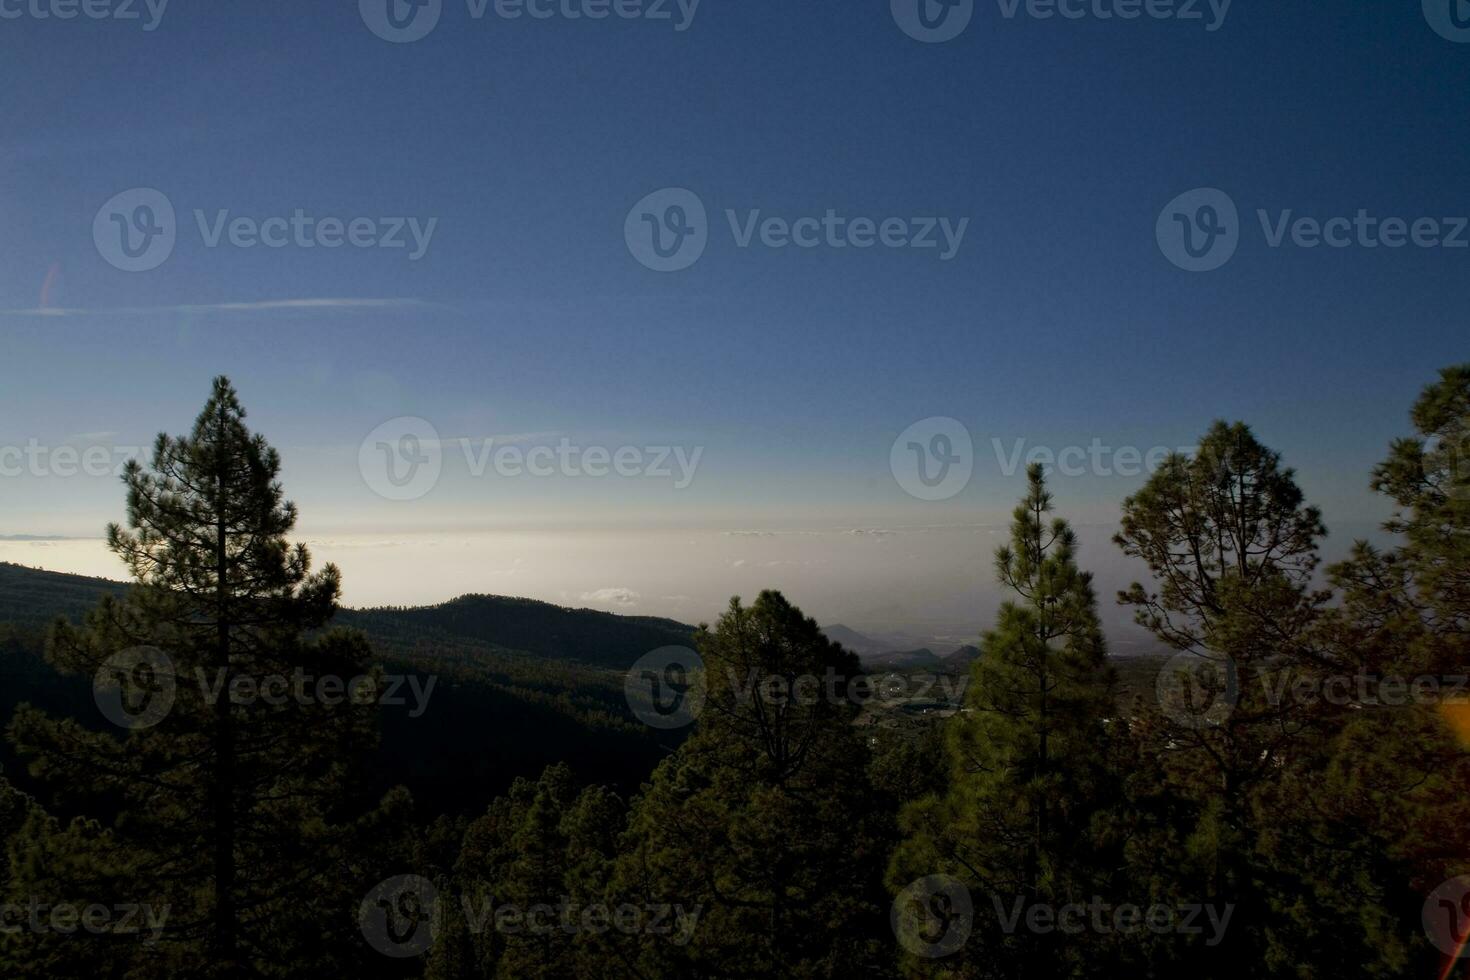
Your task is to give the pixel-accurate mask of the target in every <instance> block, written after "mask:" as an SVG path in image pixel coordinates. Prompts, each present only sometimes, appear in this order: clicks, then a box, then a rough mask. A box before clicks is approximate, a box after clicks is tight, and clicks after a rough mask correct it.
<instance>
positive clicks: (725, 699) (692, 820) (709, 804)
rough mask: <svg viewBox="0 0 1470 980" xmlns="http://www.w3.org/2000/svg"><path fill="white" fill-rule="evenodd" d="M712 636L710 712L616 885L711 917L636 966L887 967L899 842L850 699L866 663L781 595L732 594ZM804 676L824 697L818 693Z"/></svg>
mask: <svg viewBox="0 0 1470 980" xmlns="http://www.w3.org/2000/svg"><path fill="white" fill-rule="evenodd" d="M698 643H699V652H700V654H701V655H702V657H703V659H704V667H705V678H706V685H707V700H706V702H705V706H704V711H703V713H702V714H701V715H700V717H699V720H698V722H697V724H696V730H695V732H694V734H693V735H692V736H691V737H690V738H689V740H688V741H686V742H685V743H684V744H683V745H682V746H680V748H679V749H678V750H677V751H676V752H675V753H674V754H673V755H672V756H670V757H669V758H668V759H666V760H665V761H664V762H663V764H662V765H660V766H659V767H658V769H657V770H656V771H655V772H654V774H653V779H652V781H651V782H650V784H649V785H648V786H647V787H646V788H645V789H644V792H643V794H642V795H641V796H640V797H639V798H638V799H637V800H636V801H635V802H634V804H633V808H632V813H631V815H630V818H629V827H628V831H627V834H626V835H625V837H624V839H623V841H622V846H621V848H620V852H619V855H618V860H617V866H616V870H615V873H614V877H613V881H612V886H611V894H612V895H614V896H615V897H616V898H617V900H619V901H627V902H632V903H636V904H642V903H653V904H662V905H670V906H673V905H678V906H681V907H682V908H683V909H684V910H685V912H686V913H693V914H697V915H698V920H697V922H698V926H697V929H696V930H695V931H694V932H693V936H692V938H691V939H690V940H689V941H688V942H687V943H685V944H683V945H680V944H678V943H676V942H672V941H670V937H668V936H660V935H643V936H637V937H633V940H634V941H633V942H631V943H630V944H629V946H630V947H631V948H630V950H629V952H628V953H627V959H628V961H629V962H630V963H631V964H633V966H634V967H635V969H636V972H635V973H633V974H632V975H636V976H658V977H668V976H719V977H756V976H785V977H833V976H849V975H861V974H863V973H870V972H872V971H874V970H876V969H879V968H880V966H881V964H882V962H883V961H884V959H885V957H887V956H889V955H891V953H890V950H891V944H890V943H889V942H888V941H886V937H887V925H886V923H885V921H884V918H885V911H886V910H885V908H884V903H883V898H882V891H881V871H882V861H883V855H884V852H885V849H886V846H887V844H886V841H885V839H884V837H883V828H884V827H885V820H884V817H883V814H882V813H881V812H879V811H878V810H877V809H876V808H875V805H874V804H875V795H876V794H872V793H871V792H870V791H869V790H868V786H867V780H866V769H867V765H868V762H869V753H868V750H867V746H866V744H865V741H864V740H863V738H862V736H861V735H860V734H859V733H858V731H857V729H855V728H854V727H853V725H852V720H853V718H854V716H855V713H856V707H855V706H854V704H853V703H852V701H851V700H850V699H849V698H848V697H847V695H848V693H849V688H848V685H849V684H851V683H853V682H854V681H855V680H856V679H857V676H858V673H859V670H858V664H857V658H856V657H855V656H853V655H852V654H850V653H848V652H846V651H845V650H843V649H842V648H841V647H840V646H838V645H837V644H835V643H832V642H830V641H828V640H827V639H826V638H825V637H824V636H823V635H822V634H821V631H820V630H819V629H818V628H817V625H816V623H815V622H814V621H812V620H811V619H809V618H807V617H806V616H804V615H802V613H801V611H800V610H798V609H797V608H796V607H794V606H792V605H791V604H790V603H789V602H787V600H786V599H785V598H784V597H783V596H782V595H781V594H780V593H777V592H762V593H761V594H760V596H759V597H758V598H757V599H756V601H755V603H754V604H752V605H751V606H749V607H746V606H743V605H742V604H741V603H740V601H739V599H732V600H731V602H730V607H729V609H728V610H727V611H726V612H725V614H724V615H723V616H721V617H720V620H719V622H718V623H717V624H716V626H715V628H714V629H713V630H709V629H702V630H701V632H700V634H699V637H698ZM803 678H809V679H811V678H814V679H821V680H822V681H823V683H824V690H823V692H822V693H821V694H820V695H817V696H805V695H803V694H802V693H801V692H802V690H803V689H805V688H806V687H807V685H806V684H805V683H804V682H803V681H802V679H803ZM829 678H830V679H831V684H830V686H829V685H827V684H826V682H827V680H828V679H829ZM829 692H832V693H829Z"/></svg>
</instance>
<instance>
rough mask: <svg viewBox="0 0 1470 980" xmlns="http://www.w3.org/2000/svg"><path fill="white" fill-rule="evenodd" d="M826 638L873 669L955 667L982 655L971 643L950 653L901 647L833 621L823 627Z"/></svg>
mask: <svg viewBox="0 0 1470 980" xmlns="http://www.w3.org/2000/svg"><path fill="white" fill-rule="evenodd" d="M822 632H823V633H824V634H825V635H826V637H827V639H829V640H831V641H833V642H834V643H841V644H842V645H843V646H844V647H846V648H847V649H849V650H851V651H852V652H853V653H856V654H857V655H858V658H859V659H860V660H862V662H863V666H865V667H868V668H870V669H879V668H892V667H923V666H941V665H943V666H955V665H961V666H962V665H964V664H967V663H969V662H970V661H972V660H974V659H975V658H976V657H978V656H980V649H979V648H978V647H975V646H972V645H970V644H965V645H963V646H959V647H956V648H955V649H953V650H950V651H948V652H947V653H942V654H939V653H935V652H934V651H933V650H932V649H931V648H929V647H915V648H913V649H902V648H900V647H899V646H896V645H895V644H892V643H889V642H887V641H885V640H879V639H875V638H873V637H871V636H868V635H867V634H866V633H860V632H858V631H857V630H855V629H853V628H852V627H850V626H844V625H842V624H841V623H834V624H832V625H831V626H823V627H822Z"/></svg>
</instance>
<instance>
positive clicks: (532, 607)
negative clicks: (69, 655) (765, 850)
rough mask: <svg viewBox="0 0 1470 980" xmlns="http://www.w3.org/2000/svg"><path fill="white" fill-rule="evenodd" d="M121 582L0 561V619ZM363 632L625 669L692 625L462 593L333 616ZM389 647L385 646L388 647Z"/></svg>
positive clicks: (67, 608)
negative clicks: (444, 639) (419, 603)
mask: <svg viewBox="0 0 1470 980" xmlns="http://www.w3.org/2000/svg"><path fill="white" fill-rule="evenodd" d="M128 588H129V585H128V584H127V583H126V582H116V581H113V580H111V579H104V578H91V577H88V576H85V575H71V574H68V573H65V572H50V571H45V570H44V569H39V568H30V567H28V566H25V565H16V564H12V563H9V562H0V622H9V623H14V624H16V625H19V626H25V627H30V628H42V627H45V626H48V625H49V624H50V623H51V622H52V620H54V619H55V618H56V617H57V616H61V617H64V618H66V619H69V620H72V621H76V620H79V619H81V617H82V616H83V615H84V614H86V613H87V612H88V611H89V610H91V609H92V608H93V607H94V606H96V605H97V601H98V600H99V599H100V598H102V596H104V595H112V596H120V595H123V594H124V593H125V592H126V591H127V590H128ZM333 623H334V624H335V625H338V626H351V627H355V628H357V629H361V630H362V631H363V632H365V633H367V634H368V635H369V636H373V637H376V636H379V635H382V636H383V637H384V638H388V637H393V638H397V637H400V636H403V635H428V634H433V635H438V636H443V637H454V638H456V639H461V640H469V641H473V642H478V643H484V644H489V645H491V646H492V647H495V648H499V649H500V650H501V651H503V652H511V653H519V654H529V655H532V656H537V657H544V658H547V659H552V660H570V661H577V662H580V663H583V664H588V665H591V666H597V667H615V668H618V669H626V668H627V667H629V666H631V665H632V664H633V663H634V662H635V661H636V660H637V659H638V658H639V657H641V656H643V655H644V654H645V653H648V652H649V651H650V650H655V649H657V648H659V647H662V646H689V645H690V644H692V643H693V637H694V631H695V629H694V627H693V626H689V625H687V624H685V623H679V622H676V621H674V620H672V619H661V618H659V617H655V616H619V615H617V614H615V613H610V612H602V611H600V610H596V609H572V608H567V607H563V606H557V605H554V604H552V603H549V602H542V601H540V600H537V599H523V598H513V597H508V596H493V595H480V594H468V595H462V596H460V597H458V598H456V599H451V600H449V601H448V602H442V603H439V604H438V605H433V606H380V607H372V608H367V609H352V608H348V607H343V608H342V609H340V610H338V613H337V615H336V617H335V619H334V620H333ZM390 645H391V644H390Z"/></svg>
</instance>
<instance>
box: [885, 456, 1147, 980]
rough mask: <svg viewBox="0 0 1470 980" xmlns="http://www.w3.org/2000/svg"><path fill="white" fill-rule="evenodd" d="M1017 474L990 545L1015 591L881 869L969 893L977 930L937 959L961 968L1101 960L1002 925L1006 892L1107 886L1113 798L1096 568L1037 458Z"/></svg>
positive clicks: (1080, 894)
mask: <svg viewBox="0 0 1470 980" xmlns="http://www.w3.org/2000/svg"><path fill="white" fill-rule="evenodd" d="M1027 480H1028V490H1027V494H1026V496H1025V498H1023V500H1022V501H1021V503H1020V505H1019V506H1018V507H1017V508H1016V510H1015V513H1014V515H1013V518H1012V523H1011V541H1010V544H1009V545H1006V546H1002V547H1001V548H1000V549H998V551H997V552H996V556H995V567H996V573H997V577H998V578H999V580H1000V582H1001V583H1002V584H1003V585H1005V586H1006V587H1007V588H1008V589H1010V590H1011V591H1012V592H1013V593H1014V594H1015V596H1016V598H1015V599H1012V600H1008V601H1006V602H1005V603H1004V604H1002V606H1001V609H1000V612H999V615H998V617H997V620H996V625H995V628H994V629H992V630H990V631H988V632H987V633H986V634H985V635H984V637H983V639H982V642H981V654H980V657H979V659H978V660H977V661H976V662H975V664H974V666H973V667H972V676H971V682H970V686H969V688H968V690H967V691H966V695H965V701H964V708H963V709H962V712H961V713H960V714H959V715H957V716H956V717H955V718H954V719H953V720H952V721H951V723H950V724H949V726H948V732H947V735H948V738H947V745H946V748H947V754H948V757H949V760H950V774H949V785H948V788H947V790H945V791H944V792H943V793H941V794H937V795H934V796H931V797H929V798H926V799H924V800H921V801H919V802H918V803H916V804H913V805H912V806H910V807H908V808H907V809H906V811H905V813H904V815H903V825H904V828H905V830H906V831H907V834H908V837H907V839H906V840H905V841H904V843H903V845H902V846H901V847H900V848H899V850H898V852H897V854H896V855H895V857H894V860H893V863H892V867H891V868H890V871H889V884H890V887H892V888H893V889H894V890H895V891H900V890H901V889H903V888H904V887H905V886H907V885H908V884H909V883H910V882H911V881H913V880H915V879H918V878H921V877H924V876H928V875H947V876H949V877H951V878H954V879H957V880H958V881H960V882H961V883H963V884H964V886H965V887H966V888H967V889H968V890H969V892H970V895H971V901H972V903H973V907H974V916H975V917H974V922H973V928H974V934H973V936H972V937H971V938H970V940H969V941H968V943H966V944H965V946H964V947H963V949H961V950H959V951H958V952H955V953H953V954H952V955H951V956H946V957H944V958H943V959H942V960H940V961H939V963H940V969H943V970H947V971H950V970H952V971H956V972H955V974H954V975H958V976H967V977H969V976H995V977H1008V978H1015V977H1028V978H1029V977H1034V978H1042V977H1050V976H1065V975H1082V974H1083V972H1084V971H1085V970H1086V969H1096V968H1098V967H1099V966H1100V965H1101V963H1100V961H1099V960H1098V959H1097V950H1096V949H1095V948H1094V949H1092V950H1090V951H1089V950H1088V948H1087V944H1085V943H1083V942H1082V941H1080V940H1078V939H1077V938H1075V937H1070V936H1068V937H1062V936H1059V935H1053V936H1050V937H1046V936H1037V935H1031V934H1029V933H1028V932H1027V931H1026V929H1025V926H1024V925H1022V926H1021V927H1020V928H1019V929H1016V930H1014V931H1012V932H1010V933H1007V932H1006V931H1005V930H1004V929H1003V928H1001V922H1000V920H1001V917H1002V912H1003V913H1004V915H1007V916H1008V915H1009V914H1010V912H1011V910H1012V909H1013V908H1015V907H1016V905H1017V903H1021V904H1022V905H1023V906H1025V907H1029V906H1031V905H1032V904H1046V905H1051V906H1053V907H1057V906H1060V905H1064V904H1068V903H1072V902H1081V903H1083V904H1086V903H1088V902H1089V901H1090V900H1091V898H1092V897H1093V896H1094V895H1095V894H1103V893H1107V892H1108V891H1110V885H1109V883H1108V881H1107V878H1108V850H1109V847H1110V846H1114V845H1112V844H1111V842H1110V841H1109V834H1108V831H1107V810H1108V808H1109V807H1112V806H1116V804H1117V802H1118V800H1117V795H1118V794H1117V788H1116V779H1115V777H1114V774H1113V773H1112V771H1111V769H1110V765H1109V755H1110V752H1109V749H1108V744H1109V741H1110V734H1109V727H1110V725H1111V724H1112V721H1111V719H1113V717H1114V716H1115V715H1116V714H1117V710H1116V692H1115V680H1114V677H1113V672H1112V669H1111V667H1110V666H1109V665H1108V662H1107V656H1106V646H1105V643H1104V640H1103V636H1102V630H1101V627H1100V625H1099V622H1098V618H1097V602H1096V598H1095V595H1094V593H1093V589H1092V582H1091V576H1090V575H1089V574H1088V573H1085V572H1082V571H1081V570H1079V568H1078V567H1077V563H1076V539H1075V535H1074V534H1073V532H1072V530H1071V529H1070V528H1069V527H1068V526H1067V523H1066V522H1065V521H1063V520H1060V519H1055V520H1051V521H1048V519H1047V515H1048V514H1049V513H1050V512H1051V510H1052V499H1051V494H1050V493H1049V492H1048V491H1047V489H1046V484H1045V479H1044V476H1043V473H1042V469H1041V467H1040V466H1037V465H1033V466H1031V467H1029V468H1028V470H1027ZM1063 939H1065V942H1063ZM1064 947H1065V948H1064ZM925 965H926V964H923V963H920V962H911V963H910V967H911V968H913V969H916V970H919V971H921V972H922V970H923V968H924V967H925Z"/></svg>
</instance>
